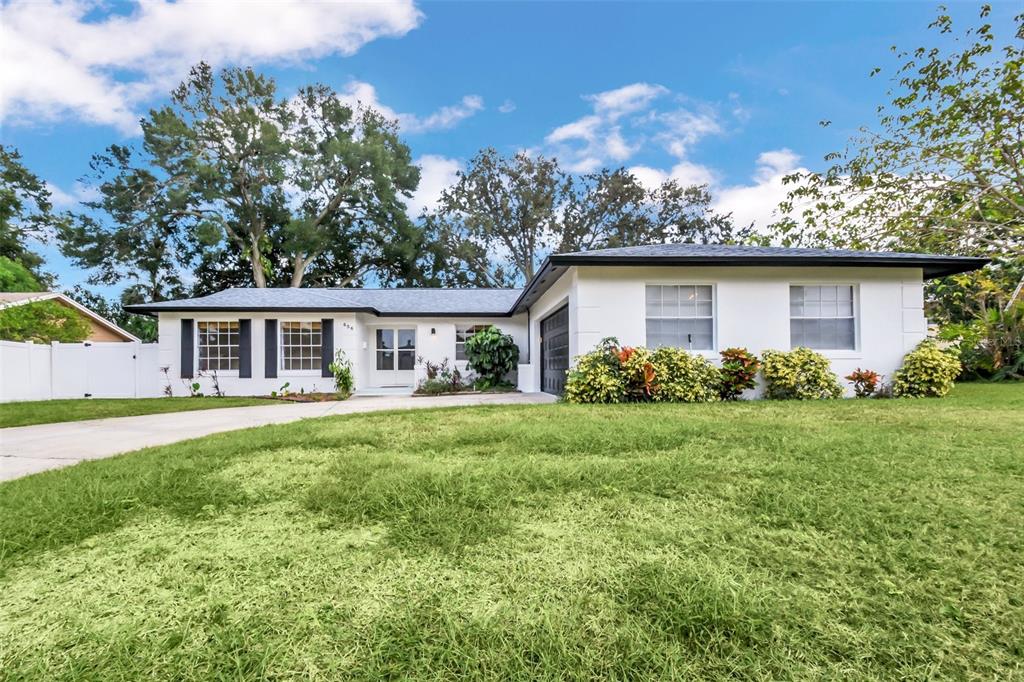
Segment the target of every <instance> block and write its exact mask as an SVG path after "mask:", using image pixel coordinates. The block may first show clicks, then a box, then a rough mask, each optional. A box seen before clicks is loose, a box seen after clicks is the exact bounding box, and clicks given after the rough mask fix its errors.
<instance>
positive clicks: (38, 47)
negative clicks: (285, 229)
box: [0, 0, 422, 133]
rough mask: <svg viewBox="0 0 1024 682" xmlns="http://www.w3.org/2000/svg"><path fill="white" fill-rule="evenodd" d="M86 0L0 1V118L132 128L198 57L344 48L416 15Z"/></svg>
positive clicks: (229, 60) (382, 7) (409, 23)
mask: <svg viewBox="0 0 1024 682" xmlns="http://www.w3.org/2000/svg"><path fill="white" fill-rule="evenodd" d="M105 7H106V6H105V4H102V3H99V2H95V1H90V0H67V1H65V2H59V1H58V0H34V1H33V0H13V1H12V2H10V3H8V4H6V5H4V6H3V7H2V9H0V45H2V46H0V61H2V63H3V70H2V72H0V93H2V94H0V97H2V99H0V118H2V119H5V120H7V121H15V122H30V121H35V120H40V119H42V120H55V119H59V118H61V117H65V116H69V115H70V116H74V117H77V118H79V119H81V120H83V121H86V122H88V123H93V124H102V125H113V126H116V127H118V128H120V129H121V130H123V131H125V132H126V133H133V132H136V131H137V112H136V108H137V107H138V106H139V105H140V103H142V102H144V101H146V100H147V99H148V98H151V97H153V96H156V95H159V94H163V93H165V92H166V91H167V90H168V89H169V88H170V87H172V86H173V85H175V84H177V83H178V82H179V81H180V80H182V79H183V78H184V76H185V75H186V74H187V70H188V68H189V67H190V66H191V65H193V64H195V63H196V62H198V61H200V60H206V61H207V62H209V63H211V64H213V65H217V66H220V65H226V64H258V63H261V62H267V61H271V60H274V61H281V60H293V61H299V60H304V59H310V58H317V57H322V56H325V55H328V54H342V55H351V54H353V53H355V52H356V51H357V50H359V48H361V47H362V46H363V45H365V44H366V43H368V42H370V41H372V40H375V39H377V38H380V37H382V36H401V35H404V34H405V33H407V32H409V31H410V30H412V29H414V28H415V27H416V26H417V25H418V24H419V23H420V20H421V18H422V15H421V13H420V12H419V10H417V9H416V7H415V6H414V4H413V2H412V0H394V1H393V2H358V3H355V2H354V3H333V2H318V3H307V2H288V1H285V0H279V1H276V2H258V3H255V2H254V3H233V2H203V1H201V0H180V1H179V2H168V1H165V0H145V1H141V2H139V3H138V4H137V5H135V7H133V9H132V11H131V12H130V13H127V14H109V15H107V16H105V17H103V18H102V19H99V20H96V19H95V17H94V13H95V12H96V11H97V10H99V9H104V8H105Z"/></svg>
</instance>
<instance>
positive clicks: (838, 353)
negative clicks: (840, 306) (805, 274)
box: [786, 280, 861, 358]
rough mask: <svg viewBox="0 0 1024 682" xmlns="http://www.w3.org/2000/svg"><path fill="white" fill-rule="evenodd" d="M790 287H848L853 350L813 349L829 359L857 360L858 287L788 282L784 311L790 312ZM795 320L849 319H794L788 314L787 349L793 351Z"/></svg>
mask: <svg viewBox="0 0 1024 682" xmlns="http://www.w3.org/2000/svg"><path fill="white" fill-rule="evenodd" d="M792 287H850V289H851V290H852V296H853V348H813V349H812V350H814V351H815V352H818V353H822V354H823V355H825V356H827V357H831V358H859V357H860V353H861V342H860V286H859V285H858V284H857V283H856V282H822V281H820V280H814V281H808V282H790V283H789V286H787V287H786V310H787V312H788V311H789V310H790V308H789V305H790V301H789V297H790V289H791V288H792ZM794 319H796V320H822V319H836V320H845V319H849V318H846V317H835V318H823V317H820V316H818V317H805V316H800V317H794V316H793V314H792V313H791V312H790V313H789V318H788V320H789V322H790V324H789V347H790V349H793V348H794V347H795V346H793V326H792V321H793V320H794Z"/></svg>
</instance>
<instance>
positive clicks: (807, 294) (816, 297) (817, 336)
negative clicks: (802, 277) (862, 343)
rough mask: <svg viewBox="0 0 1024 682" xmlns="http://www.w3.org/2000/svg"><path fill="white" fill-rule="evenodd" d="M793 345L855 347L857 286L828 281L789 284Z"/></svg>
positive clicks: (845, 348) (791, 339) (821, 348)
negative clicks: (808, 284)
mask: <svg viewBox="0 0 1024 682" xmlns="http://www.w3.org/2000/svg"><path fill="white" fill-rule="evenodd" d="M789 332H790V346H791V347H793V348H798V347H801V346H803V347H804V348H813V349H815V350H854V349H855V348H856V338H855V337H856V319H855V317H854V305H853V286H852V285H850V284H827V285H814V286H805V285H801V286H791V287H789Z"/></svg>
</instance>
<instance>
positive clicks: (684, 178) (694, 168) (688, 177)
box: [629, 161, 716, 189]
mask: <svg viewBox="0 0 1024 682" xmlns="http://www.w3.org/2000/svg"><path fill="white" fill-rule="evenodd" d="M629 172H630V173H632V174H633V175H634V176H635V177H636V179H637V180H639V181H640V184H642V185H643V186H644V187H647V188H648V189H655V188H656V187H658V186H659V185H661V184H662V183H664V182H665V181H666V180H675V181H676V182H678V183H679V184H681V185H683V186H684V187H686V186H689V185H713V184H714V183H715V180H716V176H715V173H714V171H712V170H711V169H710V168H708V167H707V166H701V165H700V164H696V163H691V162H689V161H680V162H679V163H677V164H676V165H674V166H672V168H671V170H668V171H663V170H661V169H658V168H651V167H650V166H633V167H632V168H630V169H629Z"/></svg>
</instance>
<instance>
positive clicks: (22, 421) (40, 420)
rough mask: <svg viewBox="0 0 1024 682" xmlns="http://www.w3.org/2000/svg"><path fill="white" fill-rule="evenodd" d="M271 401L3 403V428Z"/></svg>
mask: <svg viewBox="0 0 1024 682" xmlns="http://www.w3.org/2000/svg"><path fill="white" fill-rule="evenodd" d="M276 404H280V401H277V400H270V399H268V398H227V397H225V398H209V397H206V398H88V399H74V400H32V401H27V402H20V403H0V428H6V427H8V426H29V425H31V424H53V423H55V422H77V421H81V420H83V419H106V418H107V417H132V416H136V415H140V414H162V413H164V412H190V411H192V410H210V409H213V408H217V407H246V406H249V405H276Z"/></svg>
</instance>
